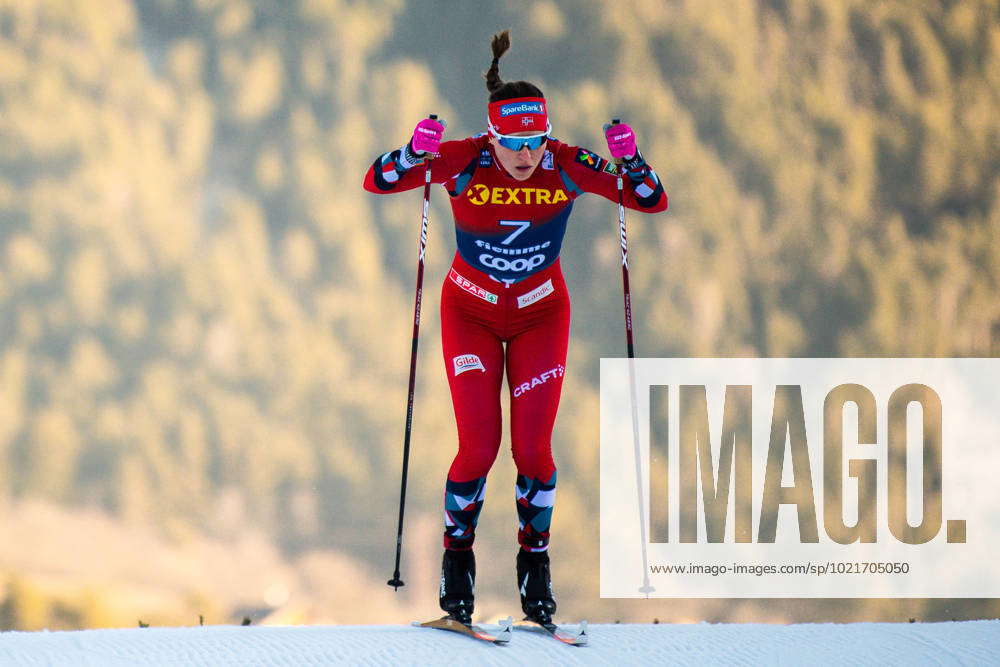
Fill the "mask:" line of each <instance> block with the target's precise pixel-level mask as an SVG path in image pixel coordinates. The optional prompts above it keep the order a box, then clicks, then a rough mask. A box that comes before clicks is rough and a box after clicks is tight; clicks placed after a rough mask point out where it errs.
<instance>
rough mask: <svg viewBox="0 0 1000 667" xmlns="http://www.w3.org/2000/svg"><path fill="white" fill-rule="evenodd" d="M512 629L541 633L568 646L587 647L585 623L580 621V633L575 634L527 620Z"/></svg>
mask: <svg viewBox="0 0 1000 667" xmlns="http://www.w3.org/2000/svg"><path fill="white" fill-rule="evenodd" d="M514 627H516V628H517V629H519V630H529V631H533V632H543V633H545V634H547V635H550V636H551V637H552V638H554V639H558V640H559V641H561V642H562V643H563V644H567V645H569V646H586V645H587V621H580V631H579V632H576V633H572V632H569V631H567V630H564V629H562V628H560V627H559V626H558V625H556V624H555V623H539V622H538V621H533V620H531V619H529V618H526V619H524V620H523V621H518V622H517V623H515V624H514Z"/></svg>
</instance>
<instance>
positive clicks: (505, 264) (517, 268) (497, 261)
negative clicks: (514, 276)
mask: <svg viewBox="0 0 1000 667" xmlns="http://www.w3.org/2000/svg"><path fill="white" fill-rule="evenodd" d="M479 263H480V264H482V265H483V266H485V267H486V268H488V269H496V270H497V271H513V272H514V273H524V272H525V271H531V270H532V269H537V268H538V267H539V266H541V265H542V264H544V263H545V255H532V256H531V257H518V258H517V259H506V258H504V257H494V256H493V255H491V254H489V253H485V252H484V253H482V254H481V255H479Z"/></svg>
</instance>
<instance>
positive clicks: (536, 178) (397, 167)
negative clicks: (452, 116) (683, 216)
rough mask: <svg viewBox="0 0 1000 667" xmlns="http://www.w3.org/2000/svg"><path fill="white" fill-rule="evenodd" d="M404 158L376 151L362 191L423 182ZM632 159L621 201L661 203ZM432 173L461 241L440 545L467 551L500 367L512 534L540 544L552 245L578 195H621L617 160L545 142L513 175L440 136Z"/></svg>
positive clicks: (553, 306)
mask: <svg viewBox="0 0 1000 667" xmlns="http://www.w3.org/2000/svg"><path fill="white" fill-rule="evenodd" d="M402 153H403V151H402V149H401V150H396V151H392V152H390V153H386V154H384V155H382V156H380V157H379V158H377V159H376V160H375V163H374V164H373V165H372V167H371V168H370V169H369V170H368V173H367V175H366V176H365V184H364V186H365V189H366V190H368V191H370V192H373V193H376V194H389V193H394V192H401V191H404V190H410V189H413V188H417V187H419V186H421V185H423V183H424V172H425V169H426V168H427V163H426V162H423V163H420V164H417V165H413V166H410V168H408V169H406V168H405V167H404V166H403V163H404V161H405V158H404V157H403V156H402ZM637 158H638V159H636V160H633V161H632V163H631V164H630V165H629V167H628V169H627V170H626V175H625V177H624V182H625V187H624V191H623V199H624V204H625V206H627V207H628V208H631V209H635V210H638V211H644V212H647V213H655V212H658V211H663V210H665V209H666V207H667V196H666V193H665V192H664V190H663V187H662V185H661V184H660V181H659V178H658V177H657V175H656V173H655V172H653V170H652V169H651V168H649V166H648V165H646V164H645V162H643V161H642V158H641V156H637ZM431 177H432V181H433V182H434V183H441V184H443V185H444V187H445V189H446V190H447V191H448V194H449V196H450V198H451V207H452V211H453V213H454V217H455V235H456V240H457V246H458V249H457V252H456V253H455V258H454V261H453V262H452V265H451V268H450V269H449V271H448V275H447V276H446V278H445V280H444V285H443V286H442V290H441V337H442V347H443V350H444V363H445V372H446V373H447V375H448V383H449V386H450V388H451V396H452V402H453V405H454V408H455V420H456V423H457V426H458V453H457V455H456V456H455V458H454V460H453V462H452V464H451V468H450V470H449V471H448V479H447V483H446V488H445V546H446V547H447V548H451V549H467V548H471V546H472V541H473V539H474V536H475V525H476V521H477V519H478V515H479V510H480V509H481V507H482V502H483V498H484V497H485V483H486V475H487V473H488V472H489V470H490V468H491V467H492V465H493V461H494V460H495V459H496V456H497V452H498V451H499V448H500V440H501V407H500V394H501V385H502V383H503V377H504V373H505V372H506V374H507V384H508V387H509V391H510V424H511V434H510V437H511V449H512V453H513V457H514V463H515V465H516V466H517V472H518V477H517V489H516V499H517V505H518V514H519V519H520V529H519V531H518V539H519V542H520V544H521V546H522V547H524V548H525V549H528V550H532V551H540V550H544V549H545V548H547V546H548V539H549V523H550V521H551V515H552V507H553V502H554V498H555V478H556V467H555V464H554V463H553V460H552V451H551V440H552V428H553V425H554V423H555V418H556V411H557V409H558V406H559V396H560V393H561V390H562V382H563V377H564V374H565V372H566V349H567V344H568V341H569V325H570V301H569V295H568V294H567V292H566V283H565V281H564V279H563V274H562V269H561V267H560V263H559V250H560V247H561V246H562V240H563V236H564V234H565V232H566V223H567V221H568V220H569V215H570V212H571V211H572V209H573V202H574V200H576V198H577V197H579V196H580V195H582V194H583V193H585V192H592V193H595V194H599V195H601V196H603V197H605V198H607V199H609V200H611V201H613V202H617V201H618V187H617V173H616V167H615V165H614V164H611V163H609V162H608V161H606V160H605V159H603V158H601V157H600V156H598V155H596V154H594V153H592V152H590V151H587V150H584V149H582V148H579V147H576V146H568V145H566V144H563V143H562V142H560V141H557V140H555V139H551V138H550V139H549V140H548V142H547V144H546V150H545V152H544V154H543V157H542V160H541V162H540V163H539V165H538V167H537V168H536V169H535V171H534V172H533V173H532V175H531V176H530V177H529V178H528V179H526V180H523V181H518V180H516V179H514V178H513V177H512V176H510V175H509V174H508V173H507V172H506V170H505V169H504V168H503V167H502V166H501V164H500V162H499V161H498V160H497V158H496V155H495V153H494V149H493V147H492V146H491V145H490V143H489V140H488V137H487V136H486V135H480V136H476V137H470V138H468V139H463V140H460V141H448V142H444V143H442V144H441V148H440V156H439V157H436V158H434V160H433V161H432V163H431Z"/></svg>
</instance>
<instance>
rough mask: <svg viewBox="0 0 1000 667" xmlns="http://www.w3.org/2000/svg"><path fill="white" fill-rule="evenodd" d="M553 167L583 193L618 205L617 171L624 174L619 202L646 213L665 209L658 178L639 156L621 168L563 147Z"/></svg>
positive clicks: (558, 151)
mask: <svg viewBox="0 0 1000 667" xmlns="http://www.w3.org/2000/svg"><path fill="white" fill-rule="evenodd" d="M556 163H557V164H558V165H559V168H560V169H561V170H562V172H563V176H564V179H565V178H566V177H568V178H569V179H570V181H571V183H572V184H573V185H575V186H576V188H577V189H578V190H581V191H582V192H591V193H593V194H597V195H601V196H602V197H605V198H606V199H609V200H611V201H613V202H616V203H617V202H618V174H617V169H622V170H624V186H625V187H624V188H623V192H622V201H623V203H624V204H625V206H627V207H628V208H631V209H634V210H636V211H643V212H645V213H658V212H660V211H665V210H666V209H667V193H666V191H665V190H664V189H663V184H662V183H660V177H659V176H657V175H656V172H655V171H653V168H652V167H650V166H649V165H648V164H646V162H645V160H643V158H642V155H641V154H639V153H638V152H637V153H636V155H635V157H634V158H633V159H632V160H627V161H625V162H624V163H623V164H621V165H615V164H614V163H613V162H610V161H608V160H605V159H604V158H602V157H601V156H599V155H597V154H596V153H593V152H591V151H588V150H586V149H584V148H580V147H579V146H567V145H565V144H562V145H560V146H559V147H558V149H557V151H556Z"/></svg>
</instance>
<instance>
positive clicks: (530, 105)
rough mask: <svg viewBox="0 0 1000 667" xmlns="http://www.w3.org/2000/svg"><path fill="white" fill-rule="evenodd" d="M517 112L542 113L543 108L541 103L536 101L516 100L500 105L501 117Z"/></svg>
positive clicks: (543, 111)
mask: <svg viewBox="0 0 1000 667" xmlns="http://www.w3.org/2000/svg"><path fill="white" fill-rule="evenodd" d="M518 113H535V114H544V113H545V110H544V109H542V105H541V104H540V103H538V102H516V103H514V104H505V105H503V106H502V107H500V116H501V118H506V117H507V116H513V115H514V114H518Z"/></svg>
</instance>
